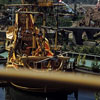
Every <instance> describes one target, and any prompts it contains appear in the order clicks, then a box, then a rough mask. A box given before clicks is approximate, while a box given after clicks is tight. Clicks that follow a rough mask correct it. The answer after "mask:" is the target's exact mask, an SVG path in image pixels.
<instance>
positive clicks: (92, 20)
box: [78, 8, 100, 27]
mask: <svg viewBox="0 0 100 100" xmlns="http://www.w3.org/2000/svg"><path fill="white" fill-rule="evenodd" d="M78 26H85V27H90V26H91V27H100V11H99V10H97V9H94V8H89V9H88V10H87V11H86V13H85V16H84V18H83V19H81V20H80V21H79V22H78Z"/></svg>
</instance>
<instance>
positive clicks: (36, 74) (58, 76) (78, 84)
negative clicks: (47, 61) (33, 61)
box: [0, 69, 100, 91]
mask: <svg viewBox="0 0 100 100" xmlns="http://www.w3.org/2000/svg"><path fill="white" fill-rule="evenodd" d="M0 80H1V81H2V80H3V81H7V82H20V83H21V82H27V83H28V82H29V83H28V84H30V83H31V84H32V83H36V84H44V85H47V86H53V87H57V88H59V87H63V88H72V89H73V88H75V89H80V88H82V89H87V90H95V91H97V90H100V76H96V75H89V74H81V73H69V72H53V71H51V72H47V71H40V70H31V71H30V70H26V69H24V70H22V69H21V70H17V71H16V70H13V69H9V70H5V69H0Z"/></svg>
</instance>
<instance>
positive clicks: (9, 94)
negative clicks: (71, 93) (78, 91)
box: [5, 87, 67, 100]
mask: <svg viewBox="0 0 100 100" xmlns="http://www.w3.org/2000/svg"><path fill="white" fill-rule="evenodd" d="M5 92H6V96H5V100H67V94H65V93H64V92H60V93H49V94H45V93H32V92H25V91H22V90H18V89H17V88H14V87H6V88H5Z"/></svg>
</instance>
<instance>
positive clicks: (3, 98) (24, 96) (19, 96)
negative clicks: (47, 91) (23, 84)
mask: <svg viewBox="0 0 100 100" xmlns="http://www.w3.org/2000/svg"><path fill="white" fill-rule="evenodd" d="M5 92H6V90H5V88H4V89H2V88H0V100H76V99H75V97H74V94H71V95H68V99H67V97H65V99H63V97H62V99H59V98H58V99H55V98H53V97H52V98H47V97H45V96H43V95H40V94H29V93H24V92H21V91H18V90H16V89H13V88H11V89H10V91H9V92H10V93H9V94H11V97H12V99H9V95H8V94H6V93H5ZM78 100H95V94H94V93H93V92H87V91H81V90H80V91H79V93H78Z"/></svg>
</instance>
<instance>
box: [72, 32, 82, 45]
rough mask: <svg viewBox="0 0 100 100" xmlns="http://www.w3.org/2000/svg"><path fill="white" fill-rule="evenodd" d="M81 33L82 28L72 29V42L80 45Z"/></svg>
mask: <svg viewBox="0 0 100 100" xmlns="http://www.w3.org/2000/svg"><path fill="white" fill-rule="evenodd" d="M82 33H83V30H74V31H73V35H74V39H75V40H74V42H75V43H76V44H78V45H82V44H83V41H82Z"/></svg>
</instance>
